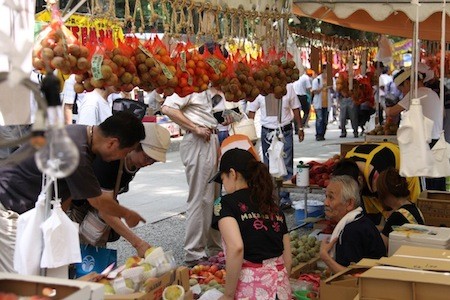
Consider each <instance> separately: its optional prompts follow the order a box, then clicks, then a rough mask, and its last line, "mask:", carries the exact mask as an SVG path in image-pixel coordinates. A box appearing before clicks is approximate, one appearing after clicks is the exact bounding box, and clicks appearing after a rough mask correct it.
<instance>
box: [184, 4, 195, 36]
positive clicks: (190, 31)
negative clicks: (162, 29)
mask: <svg viewBox="0 0 450 300" xmlns="http://www.w3.org/2000/svg"><path fill="white" fill-rule="evenodd" d="M194 6H195V2H194V1H191V4H190V5H189V7H188V8H187V21H186V23H187V24H186V33H187V34H188V36H190V35H193V34H194V16H193V10H194Z"/></svg>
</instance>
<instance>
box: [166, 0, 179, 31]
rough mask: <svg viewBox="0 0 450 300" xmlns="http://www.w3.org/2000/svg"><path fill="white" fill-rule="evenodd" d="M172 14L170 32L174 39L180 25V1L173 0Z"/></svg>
mask: <svg viewBox="0 0 450 300" xmlns="http://www.w3.org/2000/svg"><path fill="white" fill-rule="evenodd" d="M171 4H172V14H171V15H170V26H169V28H170V30H169V34H168V36H169V37H173V36H174V35H175V34H176V33H177V24H178V14H177V10H178V1H177V0H172V3H171Z"/></svg>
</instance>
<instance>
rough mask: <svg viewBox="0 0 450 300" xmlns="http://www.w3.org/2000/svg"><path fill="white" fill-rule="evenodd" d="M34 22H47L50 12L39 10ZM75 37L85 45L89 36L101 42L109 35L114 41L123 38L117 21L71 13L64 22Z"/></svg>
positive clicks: (49, 18) (49, 19)
mask: <svg viewBox="0 0 450 300" xmlns="http://www.w3.org/2000/svg"><path fill="white" fill-rule="evenodd" d="M35 20H36V23H37V24H38V21H40V22H45V23H49V22H50V21H51V13H50V12H49V11H48V10H44V11H41V12H40V13H37V14H36V15H35ZM64 25H66V26H67V28H69V29H70V30H71V31H72V32H73V34H74V35H75V37H76V38H77V39H78V40H79V41H80V42H81V43H82V44H83V45H86V44H87V42H88V40H89V38H93V39H96V40H98V41H99V42H102V41H103V39H104V38H105V37H111V38H112V39H113V41H114V42H115V43H117V41H118V40H122V39H123V38H124V35H123V30H122V27H121V25H120V23H119V22H118V21H113V20H110V19H106V18H93V17H91V16H88V15H81V14H73V15H72V16H70V18H69V19H67V21H66V22H65V23H64Z"/></svg>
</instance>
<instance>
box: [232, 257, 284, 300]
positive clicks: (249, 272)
mask: <svg viewBox="0 0 450 300" xmlns="http://www.w3.org/2000/svg"><path fill="white" fill-rule="evenodd" d="M276 297H278V299H279V300H291V299H292V292H291V286H290V283H289V276H288V273H287V270H286V268H285V267H284V260H283V257H282V256H280V257H276V258H271V259H266V260H264V261H263V262H262V263H261V264H256V263H252V262H249V261H246V260H244V263H243V264H242V270H241V275H240V277H239V282H238V286H237V289H236V294H235V299H239V300H241V299H249V300H250V299H251V300H253V299H256V300H260V299H261V300H272V299H276Z"/></svg>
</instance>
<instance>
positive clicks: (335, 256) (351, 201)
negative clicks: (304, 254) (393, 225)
mask: <svg viewBox="0 0 450 300" xmlns="http://www.w3.org/2000/svg"><path fill="white" fill-rule="evenodd" d="M360 203H361V200H360V195H359V188H358V183H357V182H356V181H355V180H354V179H353V178H351V177H350V176H347V175H343V176H335V177H332V178H331V180H330V184H329V185H328V187H327V191H326V198H325V202H324V204H325V215H326V216H327V218H328V219H330V220H331V221H333V222H336V223H337V225H336V227H335V229H334V230H333V233H332V235H331V238H330V240H329V241H327V240H323V241H322V245H321V247H320V257H321V259H322V260H323V261H324V262H325V264H326V265H327V266H328V267H329V268H330V269H331V271H332V272H334V273H337V272H340V271H342V270H344V269H345V268H346V267H348V266H349V265H350V263H352V262H354V263H357V262H358V261H360V260H361V259H362V258H374V259H377V258H380V257H382V256H384V255H386V248H385V247H384V243H383V240H382V239H381V235H380V233H379V231H378V229H377V228H376V227H375V224H374V223H373V222H372V221H370V220H369V219H368V218H367V217H366V216H365V215H364V214H363V212H362V208H361V207H360Z"/></svg>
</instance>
